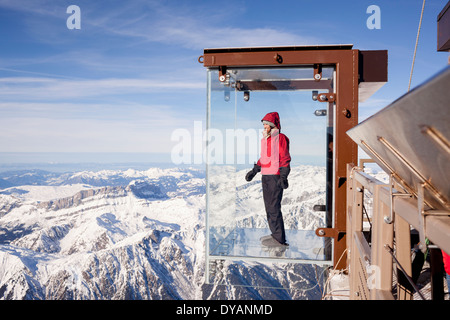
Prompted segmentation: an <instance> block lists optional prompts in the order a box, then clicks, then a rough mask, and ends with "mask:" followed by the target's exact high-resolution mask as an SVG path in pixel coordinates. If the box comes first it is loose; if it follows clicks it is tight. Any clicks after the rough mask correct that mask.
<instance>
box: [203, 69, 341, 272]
mask: <svg viewBox="0 0 450 320" xmlns="http://www.w3.org/2000/svg"><path fill="white" fill-rule="evenodd" d="M333 74H334V68H332V67H324V68H323V69H322V79H321V81H314V70H313V68H312V67H304V68H236V69H228V70H227V80H226V81H224V82H221V81H219V72H218V71H217V70H213V69H211V70H208V94H209V95H208V121H207V132H208V142H207V149H206V152H207V162H208V163H207V245H208V247H207V255H208V256H207V258H208V261H212V260H213V259H230V260H233V259H235V260H246V259H248V260H255V261H264V260H266V261H271V262H273V261H281V262H296V263H315V264H327V263H328V264H330V259H331V250H330V249H331V241H330V239H329V238H321V237H318V236H316V234H315V230H316V229H317V228H319V227H327V226H331V225H332V221H330V220H331V219H330V218H331V216H332V215H331V205H330V204H331V194H332V193H331V181H332V161H331V159H332V152H331V150H332V141H333V138H332V133H333V128H332V123H333V120H332V119H333V104H331V103H321V102H317V101H314V100H313V90H318V91H319V92H320V93H325V92H328V91H329V90H333V89H332V85H333V79H332V78H333ZM316 110H325V111H324V112H319V114H322V115H324V116H316V115H315V111H316ZM269 112H278V114H279V116H280V122H281V130H280V132H281V133H283V134H285V135H286V136H287V137H288V138H289V141H290V155H291V159H292V160H291V164H290V165H291V173H290V175H289V177H288V181H289V188H287V189H285V190H284V191H283V199H282V202H281V211H282V212H283V219H284V226H285V230H286V238H287V242H288V243H289V246H288V247H284V248H280V247H275V248H274V247H267V246H264V245H262V243H261V240H260V238H261V237H263V236H266V235H270V230H269V227H268V223H267V217H266V211H265V206H264V201H263V192H262V184H261V174H260V173H259V174H257V175H256V176H255V178H254V179H253V180H252V181H251V182H247V181H246V180H245V175H246V173H247V172H248V171H249V170H251V169H252V167H253V165H254V163H256V162H257V161H258V159H259V157H260V154H261V138H262V129H263V126H262V123H261V119H262V118H263V117H264V116H265V115H266V114H267V113H269ZM316 114H317V113H316ZM327 160H328V161H327ZM327 169H328V173H329V174H328V175H327Z"/></svg>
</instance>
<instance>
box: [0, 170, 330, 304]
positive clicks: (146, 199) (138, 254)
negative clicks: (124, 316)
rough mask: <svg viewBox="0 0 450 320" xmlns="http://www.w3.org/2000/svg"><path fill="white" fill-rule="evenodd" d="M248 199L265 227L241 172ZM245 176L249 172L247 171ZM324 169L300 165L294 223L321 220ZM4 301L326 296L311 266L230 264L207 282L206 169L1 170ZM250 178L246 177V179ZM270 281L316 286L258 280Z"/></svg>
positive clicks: (253, 188) (254, 188)
mask: <svg viewBox="0 0 450 320" xmlns="http://www.w3.org/2000/svg"><path fill="white" fill-rule="evenodd" d="M236 175H237V180H236V181H238V182H237V185H236V187H237V188H238V189H239V197H240V199H239V203H240V205H241V206H242V207H246V206H247V207H250V208H252V210H251V211H254V212H255V215H250V214H245V215H242V217H241V221H240V222H239V221H238V223H239V224H245V225H247V226H251V227H265V225H266V222H265V219H264V214H263V212H262V211H261V209H260V208H261V206H262V201H261V197H262V191H261V184H260V181H259V180H258V179H260V178H255V181H252V183H246V182H245V180H244V179H243V177H244V176H245V172H244V171H243V172H238V173H236ZM241 176H242V177H241ZM324 177H325V169H324V168H321V167H313V166H299V167H295V168H292V171H291V175H290V181H291V182H290V187H289V189H287V190H286V192H285V196H284V199H283V207H282V209H283V213H284V216H285V223H286V228H299V229H302V228H314V227H315V226H316V225H317V223H320V219H321V217H320V216H319V215H318V214H317V213H314V212H313V211H312V207H313V205H315V204H317V202H318V201H321V200H320V199H322V198H323V189H324V184H325V178H324ZM0 178H1V179H2V180H3V181H5V183H4V185H5V184H7V185H9V187H7V188H3V189H0V299H224V298H227V299H261V298H266V299H267V298H270V299H317V298H320V295H321V292H320V285H319V284H318V282H317V278H318V272H317V270H316V269H315V268H314V267H313V266H310V265H292V264H285V265H266V264H260V263H258V264H249V263H245V262H242V263H236V264H231V263H226V264H225V265H224V268H223V270H222V274H223V279H224V280H225V283H236V282H247V283H248V282H249V281H250V282H251V283H253V284H255V285H256V287H234V286H221V285H206V284H205V283H204V264H205V252H204V250H205V222H204V221H205V190H206V186H205V173H204V171H202V170H198V169H192V168H191V169H158V168H152V169H149V170H145V171H137V170H133V169H129V170H125V171H114V170H109V171H107V170H105V171H99V172H90V171H84V172H77V173H64V174H56V173H49V172H42V171H31V172H28V173H27V172H11V173H2V174H1V176H0ZM241 178H242V179H241ZM262 279H265V280H264V281H266V282H264V285H265V286H266V287H267V279H271V280H270V281H271V282H270V286H272V287H280V286H284V287H287V288H293V285H294V284H295V283H304V284H305V285H306V287H308V288H311V289H308V290H304V291H302V290H274V289H268V288H257V286H258V284H259V283H262V282H261V281H262Z"/></svg>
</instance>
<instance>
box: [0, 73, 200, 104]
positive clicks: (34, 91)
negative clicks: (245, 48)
mask: <svg viewBox="0 0 450 320" xmlns="http://www.w3.org/2000/svg"><path fill="white" fill-rule="evenodd" d="M204 88H205V84H204V83H202V82H189V81H168V80H163V81H161V80H158V79H132V78H129V79H127V78H125V79H94V80H91V79H86V80H67V79H54V78H34V77H10V78H0V89H1V91H0V92H1V93H0V97H2V99H7V100H8V99H18V100H28V101H37V100H46V101H52V100H63V99H81V98H87V97H96V96H97V97H98V96H112V95H121V94H135V93H145V94H149V93H151V92H158V93H160V92H161V91H163V90H192V89H194V90H197V89H204Z"/></svg>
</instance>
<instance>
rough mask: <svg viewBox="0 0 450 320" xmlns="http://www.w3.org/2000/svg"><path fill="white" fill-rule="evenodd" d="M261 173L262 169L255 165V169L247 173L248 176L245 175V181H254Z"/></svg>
mask: <svg viewBox="0 0 450 320" xmlns="http://www.w3.org/2000/svg"><path fill="white" fill-rule="evenodd" d="M260 171H261V167H260V166H258V165H257V164H256V163H255V165H254V166H253V169H252V170H250V171H249V172H247V174H246V175H245V180H247V181H252V179H253V178H254V177H255V176H256V174H257V173H258V172H260Z"/></svg>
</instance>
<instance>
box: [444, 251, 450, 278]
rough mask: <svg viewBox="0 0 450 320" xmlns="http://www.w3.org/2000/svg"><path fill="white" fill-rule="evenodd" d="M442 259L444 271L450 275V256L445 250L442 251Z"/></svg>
mask: <svg viewBox="0 0 450 320" xmlns="http://www.w3.org/2000/svg"><path fill="white" fill-rule="evenodd" d="M442 257H443V258H444V269H445V272H447V274H449V275H450V255H448V254H447V253H446V252H445V251H444V250H442Z"/></svg>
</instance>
